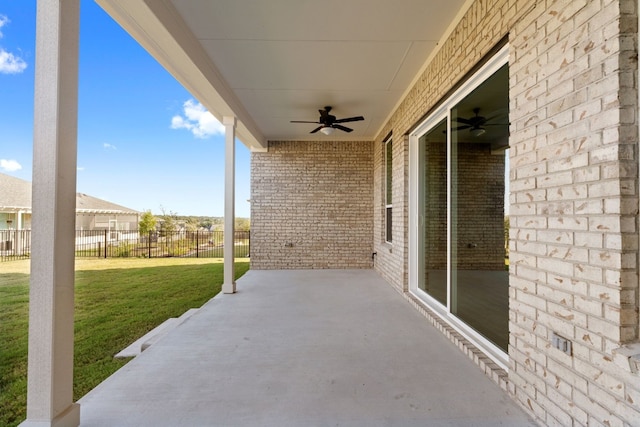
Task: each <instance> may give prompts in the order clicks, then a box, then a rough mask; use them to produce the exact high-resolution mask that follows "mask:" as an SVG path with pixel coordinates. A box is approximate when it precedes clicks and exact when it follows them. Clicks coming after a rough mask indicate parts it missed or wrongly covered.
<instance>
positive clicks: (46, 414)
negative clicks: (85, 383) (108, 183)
mask: <svg viewBox="0 0 640 427" xmlns="http://www.w3.org/2000/svg"><path fill="white" fill-rule="evenodd" d="M79 20H80V2H79V0H38V3H37V17H36V63H35V108H34V129H33V187H32V199H33V216H32V219H33V221H32V237H33V238H32V246H31V282H30V290H29V363H28V379H27V420H26V421H24V422H23V423H22V424H21V425H22V426H38V427H42V426H65V427H66V426H73V427H75V426H78V425H79V424H80V406H79V405H78V404H75V403H73V312H74V301H73V300H74V242H73V239H74V228H75V200H76V197H75V193H76V164H77V117H78V37H79V31H78V30H79Z"/></svg>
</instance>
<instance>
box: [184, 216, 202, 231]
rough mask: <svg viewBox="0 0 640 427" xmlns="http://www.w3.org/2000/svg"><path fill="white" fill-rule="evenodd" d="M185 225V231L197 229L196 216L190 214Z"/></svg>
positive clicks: (198, 222) (198, 225) (198, 224)
mask: <svg viewBox="0 0 640 427" xmlns="http://www.w3.org/2000/svg"><path fill="white" fill-rule="evenodd" d="M185 226H186V227H187V231H198V228H199V227H200V221H198V218H195V217H192V216H190V217H188V218H187V219H186V221H185Z"/></svg>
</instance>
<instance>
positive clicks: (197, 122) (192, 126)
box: [171, 99, 224, 138]
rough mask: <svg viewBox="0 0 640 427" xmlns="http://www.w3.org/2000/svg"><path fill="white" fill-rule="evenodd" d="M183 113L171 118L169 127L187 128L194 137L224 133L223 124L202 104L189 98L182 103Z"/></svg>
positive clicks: (206, 136)
mask: <svg viewBox="0 0 640 427" xmlns="http://www.w3.org/2000/svg"><path fill="white" fill-rule="evenodd" d="M182 107H183V109H184V113H183V114H182V115H180V114H177V115H175V116H173V117H172V118H171V129H187V130H188V131H190V132H191V133H193V135H194V136H195V137H196V138H208V137H210V136H211V135H224V126H223V125H222V123H220V122H219V121H218V120H217V119H216V118H215V117H213V114H211V113H210V112H208V111H207V110H206V109H205V108H204V106H203V105H202V104H200V103H199V102H195V101H194V100H193V99H189V100H188V101H186V102H185V103H184V104H183V105H182Z"/></svg>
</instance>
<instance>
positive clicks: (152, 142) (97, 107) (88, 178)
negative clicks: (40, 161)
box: [0, 0, 250, 217]
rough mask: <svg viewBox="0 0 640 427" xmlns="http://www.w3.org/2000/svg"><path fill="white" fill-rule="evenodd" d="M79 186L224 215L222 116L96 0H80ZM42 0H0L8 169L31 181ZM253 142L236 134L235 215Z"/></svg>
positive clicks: (2, 157)
mask: <svg viewBox="0 0 640 427" xmlns="http://www.w3.org/2000/svg"><path fill="white" fill-rule="evenodd" d="M80 11H81V12H80V13H81V17H80V70H79V72H80V75H79V100H78V110H79V112H78V179H77V191H78V192H82V193H86V194H90V195H92V196H95V197H99V198H102V199H105V200H109V201H111V202H114V203H118V204H120V205H124V206H126V207H129V208H133V209H137V210H147V209H150V210H151V211H153V212H154V213H156V214H157V213H161V212H160V211H161V207H162V208H164V209H165V211H166V212H169V211H172V212H175V213H177V214H178V215H203V216H204V215H206V216H223V215H224V133H223V129H222V127H221V126H220V124H219V123H218V122H217V121H216V120H215V119H213V116H211V115H210V114H209V113H207V112H206V111H205V110H204V108H203V107H202V106H201V105H200V104H199V103H198V101H197V100H195V99H194V98H193V96H192V95H191V94H190V93H189V92H188V91H187V90H185V89H184V88H183V87H182V86H181V85H180V84H179V83H178V82H177V81H176V80H175V79H174V78H173V77H172V76H171V75H170V74H169V73H168V72H167V71H165V70H164V68H162V67H161V66H160V65H159V64H158V63H157V62H156V61H155V60H154V59H153V58H152V57H151V56H150V55H149V54H148V53H147V52H146V51H145V50H144V49H142V48H141V47H140V46H139V45H138V44H137V43H136V42H135V41H134V40H133V39H132V38H131V37H130V36H129V35H128V34H127V33H126V32H125V31H124V30H122V29H121V28H120V26H118V24H116V23H115V22H114V21H113V20H112V19H111V18H110V17H109V16H108V15H107V14H106V13H105V12H104V11H103V10H102V9H101V8H100V7H99V6H98V5H97V4H95V3H94V2H93V1H92V0H81V2H80ZM35 19H36V1H35V0H0V172H2V173H5V174H9V175H12V176H15V177H18V178H22V179H25V180H28V181H31V174H32V156H33V140H32V138H33V76H34V60H35ZM249 158H250V154H249V150H248V149H247V148H246V147H245V146H244V145H242V144H241V143H239V142H237V143H236V216H238V217H248V216H249V211H250V206H249V203H248V202H247V200H248V199H249V197H250V193H249V170H250V169H249Z"/></svg>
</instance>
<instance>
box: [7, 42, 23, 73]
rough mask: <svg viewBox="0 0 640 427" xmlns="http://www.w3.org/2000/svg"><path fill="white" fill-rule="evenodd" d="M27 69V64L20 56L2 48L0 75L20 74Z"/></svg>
mask: <svg viewBox="0 0 640 427" xmlns="http://www.w3.org/2000/svg"><path fill="white" fill-rule="evenodd" d="M25 68H27V63H26V62H24V59H22V58H20V57H19V56H15V55H14V54H13V53H10V52H7V51H6V50H4V49H2V48H0V73H4V74H18V73H21V72H23V71H24V69H25Z"/></svg>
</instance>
